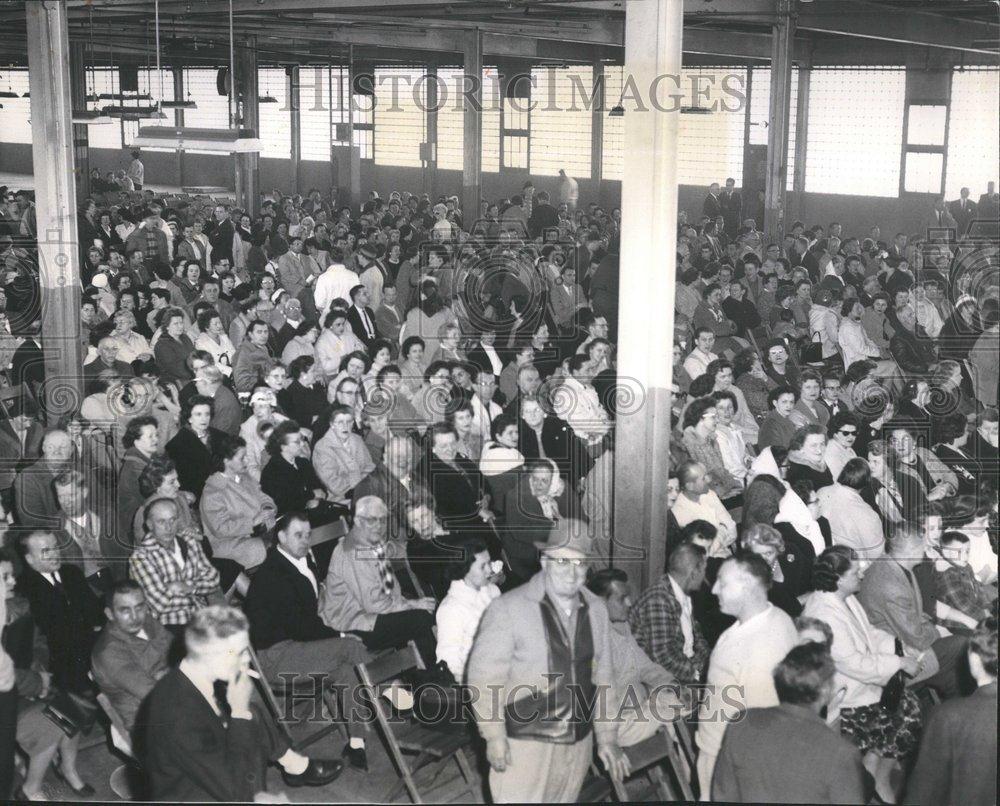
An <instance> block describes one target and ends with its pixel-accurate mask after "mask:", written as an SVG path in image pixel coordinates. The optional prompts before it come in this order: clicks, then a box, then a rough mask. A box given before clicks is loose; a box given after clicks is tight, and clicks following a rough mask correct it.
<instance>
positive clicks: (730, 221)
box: [719, 178, 743, 238]
mask: <svg viewBox="0 0 1000 806" xmlns="http://www.w3.org/2000/svg"><path fill="white" fill-rule="evenodd" d="M719 205H720V206H721V207H722V218H723V220H724V221H725V222H726V233H727V234H728V236H729V237H730V238H735V237H736V233H738V232H739V231H740V225H741V224H742V223H743V222H742V220H741V218H740V216H741V215H742V214H743V194H741V193H740V192H739V191H738V190H737V189H736V180H735V179H732V178H729V179H727V180H726V189H725V190H724V191H723V192H722V196H720V197H719Z"/></svg>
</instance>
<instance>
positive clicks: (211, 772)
mask: <svg viewBox="0 0 1000 806" xmlns="http://www.w3.org/2000/svg"><path fill="white" fill-rule="evenodd" d="M184 639H185V641H184V642H185V645H186V647H187V655H186V657H185V658H184V660H182V661H181V663H180V666H179V667H178V668H176V669H172V670H170V671H169V672H167V674H166V675H164V676H163V677H162V678H161V679H160V680H159V681H158V682H157V684H156V685H155V686H154V687H153V690H152V692H150V694H149V699H148V701H147V703H146V706H145V707H144V708H143V709H142V710H141V711H140V713H139V718H138V720H137V723H136V734H137V735H136V738H137V740H138V741H137V744H138V749H139V757H140V758H141V759H142V764H143V770H144V771H145V773H146V774H147V776H148V777H149V787H150V793H149V797H150V800H154V801H165V802H175V803H182V802H191V801H222V802H231V801H236V802H244V803H248V802H251V801H254V800H255V799H256V796H258V795H260V794H261V793H263V792H264V791H265V784H266V780H265V777H266V766H267V763H268V762H269V761H271V760H276V761H277V762H278V764H279V765H280V766H281V767H282V768H283V771H282V777H283V778H284V781H285V784H286V785H288V786H322V785H324V784H327V783H330V782H331V781H333V780H334V779H335V778H337V776H338V775H340V773H341V771H342V770H343V765H342V764H341V763H340V762H339V761H320V760H316V759H308V758H306V757H305V756H302V755H300V754H299V753H296V752H294V751H293V750H291V748H290V747H289V745H288V740H287V739H285V738H284V736H283V735H282V734H281V733H280V732H278V731H277V730H275V726H274V723H273V722H272V721H271V720H268V719H266V718H265V717H264V716H263V715H262V714H261V713H259V711H257V710H256V709H255V708H254V707H253V706H252V705H251V703H250V699H251V696H252V694H253V688H254V687H253V681H252V679H251V677H250V636H249V625H248V624H247V620H246V617H245V616H244V615H243V614H242V613H240V611H238V610H236V609H235V608H232V607H227V606H225V605H213V606H211V607H206V608H204V609H203V610H200V611H199V612H198V613H196V614H195V616H194V618H193V619H192V620H191V622H190V623H189V624H188V627H187V630H186V632H185V634H184Z"/></svg>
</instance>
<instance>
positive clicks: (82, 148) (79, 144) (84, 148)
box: [69, 42, 90, 199]
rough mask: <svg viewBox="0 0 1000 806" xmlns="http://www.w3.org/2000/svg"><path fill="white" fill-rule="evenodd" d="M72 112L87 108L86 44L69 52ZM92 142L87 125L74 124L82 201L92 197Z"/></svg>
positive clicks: (74, 144)
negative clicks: (90, 146)
mask: <svg viewBox="0 0 1000 806" xmlns="http://www.w3.org/2000/svg"><path fill="white" fill-rule="evenodd" d="M69 61H70V111H71V114H72V110H74V109H81V110H82V109H86V108H87V65H86V61H85V59H84V43H83V42H74V43H73V46H72V48H71V49H70V52H69ZM89 145H90V142H89V138H88V136H87V124H86V123H74V124H73V151H74V157H75V160H76V193H77V197H78V198H80V199H86V198H87V197H88V196H90V148H89Z"/></svg>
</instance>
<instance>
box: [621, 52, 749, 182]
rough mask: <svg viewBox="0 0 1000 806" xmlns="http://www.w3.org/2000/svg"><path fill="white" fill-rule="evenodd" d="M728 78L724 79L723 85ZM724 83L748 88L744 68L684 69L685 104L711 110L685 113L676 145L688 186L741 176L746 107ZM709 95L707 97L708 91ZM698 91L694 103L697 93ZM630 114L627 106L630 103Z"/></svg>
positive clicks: (680, 171) (681, 179)
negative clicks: (729, 93)
mask: <svg viewBox="0 0 1000 806" xmlns="http://www.w3.org/2000/svg"><path fill="white" fill-rule="evenodd" d="M724 82H725V83H724ZM724 86H728V87H734V88H736V89H739V90H740V91H743V92H745V91H746V70H745V69H744V68H742V67H702V68H685V69H683V70H682V71H681V86H680V87H679V88H678V89H679V91H680V93H681V94H682V95H683V96H684V98H683V100H682V101H681V104H682V106H695V105H697V106H699V107H701V108H709V109H712V111H711V112H709V113H707V114H688V113H683V112H682V113H681V119H680V126H679V128H680V137H679V142H678V144H677V180H678V182H681V183H683V184H688V185H708V184H711V183H712V182H721V181H723V180H724V179H725V178H726V177H727V176H733V177H742V176H743V124H744V117H745V115H746V111H745V109H744V107H743V105H742V104H741V103H738V100H739V99H738V98H734V97H732V96H730V95H727V94H726V93H725V91H724V89H723V87H724ZM706 92H707V93H708V98H706V97H705V93H706ZM696 93H697V94H698V98H697V101H695V94H696ZM625 108H626V112H625V114H626V116H627V115H628V111H627V110H628V104H627V103H626V107H625Z"/></svg>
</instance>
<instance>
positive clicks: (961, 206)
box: [948, 188, 976, 235]
mask: <svg viewBox="0 0 1000 806" xmlns="http://www.w3.org/2000/svg"><path fill="white" fill-rule="evenodd" d="M948 207H949V209H950V211H951V216H952V218H954V219H955V221H957V222H958V234H959V235H964V234H965V232H966V230H968V229H969V224H970V223H972V222H973V221H975V220H976V203H975V202H974V201H972V199H970V198H969V189H968V188H962V190H961V191H960V192H959V198H958V199H957V200H956V201H953V202H952V203H951V204H949V205H948Z"/></svg>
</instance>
